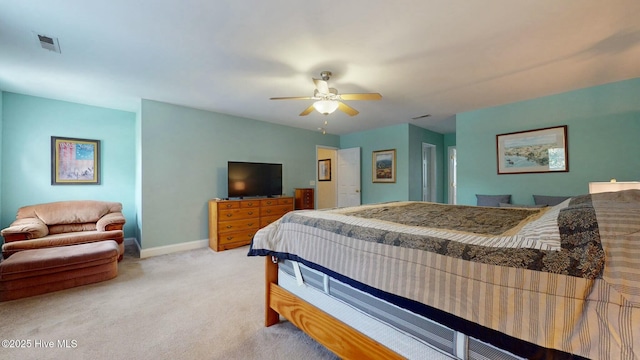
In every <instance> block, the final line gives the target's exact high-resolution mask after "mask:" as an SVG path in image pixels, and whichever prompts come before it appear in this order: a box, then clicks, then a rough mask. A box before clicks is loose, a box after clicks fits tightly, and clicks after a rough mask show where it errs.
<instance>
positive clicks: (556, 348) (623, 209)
mask: <svg viewBox="0 0 640 360" xmlns="http://www.w3.org/2000/svg"><path fill="white" fill-rule="evenodd" d="M639 241H640V191H639V190H626V191H620V192H615V193H600V194H591V195H581V196H576V197H572V198H570V199H568V200H566V201H564V202H562V203H561V204H559V205H556V206H552V207H546V208H535V209H533V208H526V209H525V208H483V207H476V206H456V205H444V204H435V203H424V202H411V201H405V202H392V203H383V204H373V205H363V206H359V207H352V208H342V209H332V210H324V211H313V210H303V211H294V212H291V213H289V214H287V215H285V216H283V217H282V218H281V219H280V220H279V221H277V222H275V223H272V224H271V225H269V226H267V227H265V228H263V229H262V230H260V231H259V232H258V233H256V235H255V237H254V239H253V241H252V244H251V247H250V250H249V255H250V256H265V257H266V259H265V264H266V269H265V280H266V298H265V299H266V305H265V306H266V312H265V324H266V325H267V326H270V325H273V324H275V323H277V322H278V321H279V318H280V315H282V316H283V317H285V318H286V319H288V320H289V321H291V322H293V323H294V324H295V325H296V326H298V327H299V328H301V329H302V330H304V331H305V332H307V333H308V334H309V335H311V336H312V337H313V338H315V339H316V340H317V341H319V342H321V343H323V344H324V345H325V346H327V347H328V348H329V349H331V350H332V351H334V352H335V353H336V354H337V355H338V356H340V357H342V358H360V359H361V358H370V359H374V358H380V359H389V358H412V357H413V356H412V355H407V354H411V352H405V351H404V350H403V346H405V345H404V344H410V342H411V341H414V340H415V341H418V342H424V343H425V344H426V345H427V347H428V348H435V349H436V350H438V351H439V352H440V353H442V354H443V356H445V357H449V358H462V359H467V358H473V357H471V356H469V354H470V353H471V352H472V351H471V350H469V348H470V345H472V344H475V342H479V343H480V344H487V346H490V347H492V348H494V347H495V348H497V349H502V350H504V352H503V353H500V355H496V357H498V356H499V357H501V358H518V357H523V358H540V359H542V358H547V359H548V358H557V359H562V358H567V359H580V358H590V359H635V358H638V357H639V355H640V347H639V346H638V344H640V325H639V324H640V245H639V244H640V242H639ZM287 262H290V263H291V264H293V265H290V264H288V263H287ZM278 264H281V266H280V267H288V268H290V269H293V270H289V271H288V272H289V273H290V274H293V275H292V279H294V280H293V281H290V280H289V281H281V278H282V279H286V278H287V276H286V273H287V271H283V270H282V269H279V266H278ZM285 264H287V265H286V266H285ZM301 266H302V267H303V269H305V271H307V273H308V274H311V275H303V274H302V271H301V270H300V267H301ZM310 271H311V272H313V273H309V272H310ZM313 274H316V275H317V276H320V278H321V279H322V280H318V281H317V282H322V283H323V284H322V285H320V286H318V288H319V290H320V291H318V294H317V295H310V296H307V297H306V298H305V296H304V295H302V294H297V287H301V288H305V287H310V286H306V285H305V286H301V285H302V284H304V283H305V278H307V280H308V279H312V278H313V276H315V275H313ZM331 281H335V282H336V284H338V283H339V284H344V285H345V286H346V287H349V288H352V289H354V290H355V291H357V292H359V293H362V294H364V295H365V296H368V297H370V298H374V299H377V300H379V301H380V303H381V304H383V305H384V306H387V304H388V305H389V306H390V307H393V308H394V309H395V308H397V309H400V310H401V311H405V312H407V313H408V314H412V315H413V316H415V317H416V318H419V319H423V318H424V319H430V320H432V321H434V324H438V325H439V326H442V329H446V330H451V331H453V333H454V335H453V336H454V340H453V342H454V345H453V346H452V348H453V350H451V351H447V350H442V349H440V348H438V346H437V344H434V343H433V342H432V343H429V341H428V339H427V340H424V339H422V338H420V337H419V336H417V335H416V334H413V333H411V332H410V331H407V330H405V329H402V328H401V327H399V326H397V325H396V324H390V325H389V328H390V329H394V331H396V332H398V333H400V334H404V335H406V339H405V340H399V345H397V344H393V343H386V344H385V343H384V342H385V341H386V340H385V339H386V338H387V337H388V336H386V335H385V333H382V335H380V334H378V336H377V338H376V335H375V334H373V335H372V334H366V331H365V330H366V327H364V328H363V326H361V323H362V321H364V320H362V319H360V318H357V317H354V316H346V317H345V316H344V315H336V314H332V313H331V312H332V310H331V308H329V307H327V308H324V307H323V306H322V305H321V304H320V303H316V304H314V303H312V302H313V301H314V299H316V298H318V297H320V296H321V295H322V296H325V295H326V296H327V297H335V296H332V295H331V291H328V289H331V288H332V287H335V285H331V284H332V283H331ZM287 282H288V283H293V285H291V284H289V285H286V283H287ZM308 282H309V281H307V283H308ZM296 283H297V286H296ZM367 301H368V300H366V301H365V300H357V301H355V303H359V302H360V303H362V302H367ZM341 303H345V301H344V299H338V304H341ZM347 305H349V306H350V307H351V306H352V305H353V304H347ZM354 307H355V308H356V309H355V312H354V314H365V313H366V314H365V315H366V316H367V317H371V318H378V317H382V318H385V316H379V314H382V311H380V312H377V311H374V312H372V313H370V314H369V313H367V311H366V309H365V310H363V309H357V306H355V305H354ZM402 316H404V315H402ZM407 321H409V320H407ZM411 321H413V320H411ZM421 321H422V320H421ZM383 322H384V321H383ZM403 322H406V321H404V320H403ZM420 327H421V326H414V328H420ZM439 331H440V330H436V332H439ZM443 331H444V330H443ZM394 336H395V335H394ZM634 345H635V346H634ZM406 346H407V347H409V346H411V345H406ZM474 346H475V345H474ZM475 353H476V352H474V354H475ZM480 353H482V351H480ZM477 358H493V357H492V356H485V355H482V354H480V355H477Z"/></svg>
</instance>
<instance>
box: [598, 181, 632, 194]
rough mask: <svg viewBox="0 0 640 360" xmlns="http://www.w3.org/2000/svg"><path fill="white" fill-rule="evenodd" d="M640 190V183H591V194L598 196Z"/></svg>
mask: <svg viewBox="0 0 640 360" xmlns="http://www.w3.org/2000/svg"><path fill="white" fill-rule="evenodd" d="M631 189H640V182H638V181H611V182H590V183H589V194H596V193H601V192H610V191H622V190H631Z"/></svg>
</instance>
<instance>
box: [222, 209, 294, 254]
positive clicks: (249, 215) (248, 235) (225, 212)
mask: <svg viewBox="0 0 640 360" xmlns="http://www.w3.org/2000/svg"><path fill="white" fill-rule="evenodd" d="M291 210H293V198H292V197H280V198H267V199H243V200H209V247H211V248H212V249H213V250H215V251H222V250H227V249H232V248H236V247H240V246H244V245H248V244H250V243H251V239H253V235H254V234H255V233H256V231H258V230H259V229H261V228H263V227H265V226H267V225H269V224H270V223H272V222H274V221H275V220H277V219H279V218H280V217H281V216H282V215H284V214H286V213H287V212H289V211H291Z"/></svg>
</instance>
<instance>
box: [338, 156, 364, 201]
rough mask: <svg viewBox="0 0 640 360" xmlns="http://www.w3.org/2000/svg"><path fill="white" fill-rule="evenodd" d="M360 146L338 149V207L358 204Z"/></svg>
mask: <svg viewBox="0 0 640 360" xmlns="http://www.w3.org/2000/svg"><path fill="white" fill-rule="evenodd" d="M360 201H361V200H360V148H359V147H358V148H351V149H340V150H338V207H346V206H357V205H360Z"/></svg>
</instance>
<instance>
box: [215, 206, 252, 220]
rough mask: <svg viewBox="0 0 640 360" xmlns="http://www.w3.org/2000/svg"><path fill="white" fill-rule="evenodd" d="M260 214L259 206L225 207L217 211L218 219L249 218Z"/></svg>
mask: <svg viewBox="0 0 640 360" xmlns="http://www.w3.org/2000/svg"><path fill="white" fill-rule="evenodd" d="M258 216H260V209H259V208H255V209H254V208H239V209H225V210H220V211H218V217H219V219H220V220H219V221H228V220H239V219H249V218H252V217H258Z"/></svg>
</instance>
